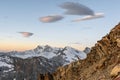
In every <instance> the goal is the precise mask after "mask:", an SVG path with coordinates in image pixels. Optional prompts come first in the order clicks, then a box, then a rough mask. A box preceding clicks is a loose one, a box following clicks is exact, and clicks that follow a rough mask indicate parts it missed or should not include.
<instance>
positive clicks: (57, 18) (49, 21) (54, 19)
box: [40, 15, 64, 23]
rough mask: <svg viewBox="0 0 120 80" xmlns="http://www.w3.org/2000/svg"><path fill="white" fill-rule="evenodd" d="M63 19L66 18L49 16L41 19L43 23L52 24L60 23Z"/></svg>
mask: <svg viewBox="0 0 120 80" xmlns="http://www.w3.org/2000/svg"><path fill="white" fill-rule="evenodd" d="M63 18H64V17H63V16H61V15H49V16H44V17H41V18H40V21H41V22H43V23H51V22H56V21H59V20H61V19H63Z"/></svg>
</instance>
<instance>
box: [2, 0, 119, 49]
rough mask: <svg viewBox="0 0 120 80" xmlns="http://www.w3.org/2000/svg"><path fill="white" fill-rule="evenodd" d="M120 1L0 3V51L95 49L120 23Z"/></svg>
mask: <svg viewBox="0 0 120 80" xmlns="http://www.w3.org/2000/svg"><path fill="white" fill-rule="evenodd" d="M119 3H120V0H0V50H1V51H12V50H18V51H23V50H29V49H34V48H35V47H36V46H37V45H50V46H53V47H64V46H71V47H73V48H76V49H79V50H83V49H84V48H85V47H92V46H94V44H95V43H96V42H97V40H100V39H101V38H102V37H103V36H105V35H106V34H108V33H109V31H110V30H111V29H112V28H113V27H114V26H115V25H117V24H118V23H119V22H120V9H119V8H120V5H119Z"/></svg>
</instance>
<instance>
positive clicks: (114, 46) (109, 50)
mask: <svg viewBox="0 0 120 80" xmlns="http://www.w3.org/2000/svg"><path fill="white" fill-rule="evenodd" d="M119 65H120V23H119V24H118V25H116V26H115V27H114V28H113V29H112V30H111V31H110V33H109V34H107V35H106V36H104V37H103V38H102V39H101V40H99V41H97V43H96V44H95V46H94V47H92V49H91V52H90V53H89V54H88V57H87V59H85V60H79V61H77V62H73V63H71V64H70V65H67V66H65V67H61V68H59V69H58V70H57V71H56V72H55V73H54V74H53V77H54V80H120V67H119Z"/></svg>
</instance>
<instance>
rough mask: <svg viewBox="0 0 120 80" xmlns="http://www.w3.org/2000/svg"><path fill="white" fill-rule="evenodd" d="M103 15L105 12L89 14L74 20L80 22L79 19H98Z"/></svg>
mask: <svg viewBox="0 0 120 80" xmlns="http://www.w3.org/2000/svg"><path fill="white" fill-rule="evenodd" d="M102 17H104V13H95V14H94V15H88V16H85V17H83V18H79V19H75V20H73V21H72V22H79V21H85V20H91V19H97V18H102Z"/></svg>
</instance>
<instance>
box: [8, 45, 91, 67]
mask: <svg viewBox="0 0 120 80" xmlns="http://www.w3.org/2000/svg"><path fill="white" fill-rule="evenodd" d="M85 52H86V53H88V52H89V48H86V49H85V51H78V50H76V49H74V48H72V47H65V48H56V47H51V46H48V45H46V46H37V48H35V49H33V50H27V51H24V52H10V56H12V57H18V58H22V59H26V58H32V57H39V56H42V57H44V58H47V59H52V58H54V57H57V56H61V57H62V58H63V59H64V60H65V62H64V63H63V64H64V65H65V64H69V63H71V62H73V61H76V60H78V59H85V58H86V57H87V55H86V53H85Z"/></svg>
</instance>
